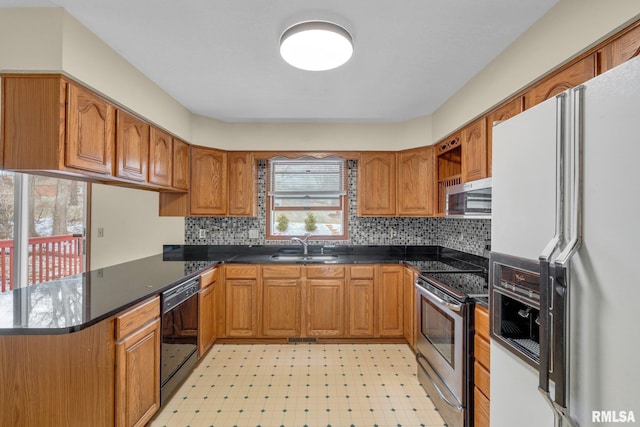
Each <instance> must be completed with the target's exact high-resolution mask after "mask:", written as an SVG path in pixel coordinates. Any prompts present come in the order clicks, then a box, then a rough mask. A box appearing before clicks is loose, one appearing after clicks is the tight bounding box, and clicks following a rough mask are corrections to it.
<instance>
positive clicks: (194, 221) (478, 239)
mask: <svg viewBox="0 0 640 427" xmlns="http://www.w3.org/2000/svg"><path fill="white" fill-rule="evenodd" d="M266 169H267V168H266V161H264V160H261V161H260V162H259V163H258V216H257V217H255V218H245V217H242V218H229V217H188V218H187V219H186V221H185V244H187V245H247V244H253V245H268V244H277V245H282V244H286V241H282V240H278V241H269V240H266V238H265V233H266V231H265V230H266V175H267V174H266ZM357 173H358V170H357V163H356V162H355V161H349V213H348V227H349V236H348V237H349V238H348V239H347V240H340V241H335V240H332V241H319V240H313V243H312V244H316V245H439V246H445V247H448V248H451V249H456V250H459V251H463V252H467V253H471V254H474V255H480V256H482V255H485V256H486V253H485V247H486V245H487V244H488V243H490V240H491V220H486V219H485V220H483V219H453V218H392V217H379V218H374V217H358V216H356V209H357V197H358V195H357V194H356V178H357ZM200 229H205V230H207V238H205V239H200V238H198V231H199V230H200ZM251 229H253V230H258V236H259V237H258V238H257V239H250V238H249V230H251Z"/></svg>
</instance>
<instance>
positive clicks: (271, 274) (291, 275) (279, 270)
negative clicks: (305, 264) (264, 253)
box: [262, 265, 302, 279]
mask: <svg viewBox="0 0 640 427" xmlns="http://www.w3.org/2000/svg"><path fill="white" fill-rule="evenodd" d="M301 275H302V267H300V266H299V265H264V266H263V267H262V277H264V278H265V279H299V278H300V276H301Z"/></svg>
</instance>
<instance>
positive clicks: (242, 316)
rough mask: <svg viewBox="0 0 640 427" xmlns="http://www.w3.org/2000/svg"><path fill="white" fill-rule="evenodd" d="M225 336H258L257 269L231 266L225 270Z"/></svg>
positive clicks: (240, 265) (243, 265) (254, 266)
mask: <svg viewBox="0 0 640 427" xmlns="http://www.w3.org/2000/svg"><path fill="white" fill-rule="evenodd" d="M224 287H225V300H226V304H225V329H226V331H225V335H226V336H227V337H257V336H258V326H259V325H258V319H259V316H258V307H259V304H258V301H259V299H258V267H257V266H256V265H248V264H233V265H228V266H226V268H225V286H224Z"/></svg>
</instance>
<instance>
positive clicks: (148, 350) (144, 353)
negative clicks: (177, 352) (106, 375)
mask: <svg viewBox="0 0 640 427" xmlns="http://www.w3.org/2000/svg"><path fill="white" fill-rule="evenodd" d="M115 326H116V339H117V340H118V341H117V342H116V346H115V355H116V356H115V366H116V369H115V414H116V419H115V425H116V426H118V427H119V426H123V427H124V426H127V427H129V426H144V425H145V424H146V423H147V421H149V420H150V419H151V417H153V415H154V414H155V413H156V411H157V410H158V409H159V408H160V341H161V339H162V336H161V331H160V299H159V298H158V297H154V298H153V299H151V300H148V301H146V302H143V303H141V304H138V305H137V306H135V307H133V308H132V309H130V310H127V311H126V312H124V313H122V314H120V315H118V316H117V317H116V320H115Z"/></svg>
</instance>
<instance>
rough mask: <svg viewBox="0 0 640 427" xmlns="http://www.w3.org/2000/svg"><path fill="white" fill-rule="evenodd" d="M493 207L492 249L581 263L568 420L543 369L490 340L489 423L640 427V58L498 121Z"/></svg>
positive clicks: (570, 315)
mask: <svg viewBox="0 0 640 427" xmlns="http://www.w3.org/2000/svg"><path fill="white" fill-rule="evenodd" d="M559 141H564V144H565V145H564V148H563V145H562V144H560V143H559V144H558V145H557V142H559ZM558 147H560V148H558ZM560 154H562V156H560ZM558 162H561V163H558ZM559 165H561V167H560V166H559ZM562 168H564V170H565V177H564V178H562V174H560V175H558V174H559V171H560V170H561V169H562ZM558 183H562V185H561V186H558V185H557V184H558ZM558 195H559V196H558ZM492 203H493V205H492V225H491V231H492V251H495V252H498V253H503V254H509V255H514V256H518V257H522V258H525V259H529V260H534V261H537V260H538V259H539V257H540V255H541V254H542V253H543V252H544V251H545V249H546V250H547V252H548V253H547V255H549V254H550V261H551V263H552V264H553V263H554V262H555V261H557V260H558V259H559V258H560V257H565V256H566V255H573V256H571V257H570V258H569V260H568V261H567V266H568V267H567V271H568V280H567V287H566V289H567V294H566V308H565V310H566V312H567V314H566V316H565V317H564V320H565V322H564V324H565V333H566V344H567V361H566V367H567V373H568V374H567V382H566V384H567V396H568V401H567V403H566V409H564V410H563V409H562V408H558V407H557V406H556V408H557V409H558V410H559V414H562V413H563V412H564V414H565V416H557V417H554V412H555V411H554V410H553V409H552V405H550V404H549V403H548V402H547V401H545V399H544V398H543V394H542V393H540V392H539V391H538V385H539V373H538V372H537V371H536V369H535V368H534V367H532V366H530V365H529V364H527V363H524V362H523V361H521V360H520V359H518V358H517V357H515V356H514V355H513V354H512V353H510V352H509V351H507V350H506V349H505V348H504V347H503V346H502V345H501V344H500V343H498V342H497V341H496V340H492V344H491V383H490V390H491V392H490V394H491V396H490V404H491V412H490V417H491V426H492V427H512V426H524V427H526V426H530V427H544V426H553V425H554V424H555V425H578V426H597V425H614V424H617V423H625V422H633V421H635V422H636V423H639V424H640V58H636V59H633V60H630V61H628V62H626V63H624V64H622V65H620V66H618V67H616V68H614V69H612V70H610V71H608V72H606V73H604V74H602V75H600V76H598V77H596V78H594V79H592V80H590V81H589V82H587V83H585V84H584V85H583V86H582V87H580V88H576V89H572V90H569V91H566V92H564V93H563V94H561V95H560V96H559V97H556V98H552V99H549V100H547V101H545V102H543V103H541V104H539V105H537V106H535V107H533V108H531V109H529V110H527V111H525V112H523V113H521V114H519V115H517V116H515V117H513V118H511V119H509V120H506V121H504V122H502V123H499V124H496V125H495V126H494V129H493V201H492ZM557 212H558V213H557ZM557 215H559V216H561V221H558V219H557V218H558V217H557ZM557 224H559V227H557V226H556V225H557ZM556 228H559V229H561V231H563V233H562V236H561V238H560V239H559V241H558V247H557V248H556V249H554V250H552V251H551V252H549V242H550V241H551V240H552V238H553V236H554V233H555V231H556ZM572 238H575V239H576V242H575V243H577V246H576V247H577V248H578V249H577V252H575V254H571V252H570V250H569V249H567V246H568V245H570V244H572V243H573V242H572V241H571V240H572ZM492 321H493V319H492ZM550 396H551V397H552V398H553V396H554V387H553V384H552V385H551V393H550ZM631 425H633V424H631Z"/></svg>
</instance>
